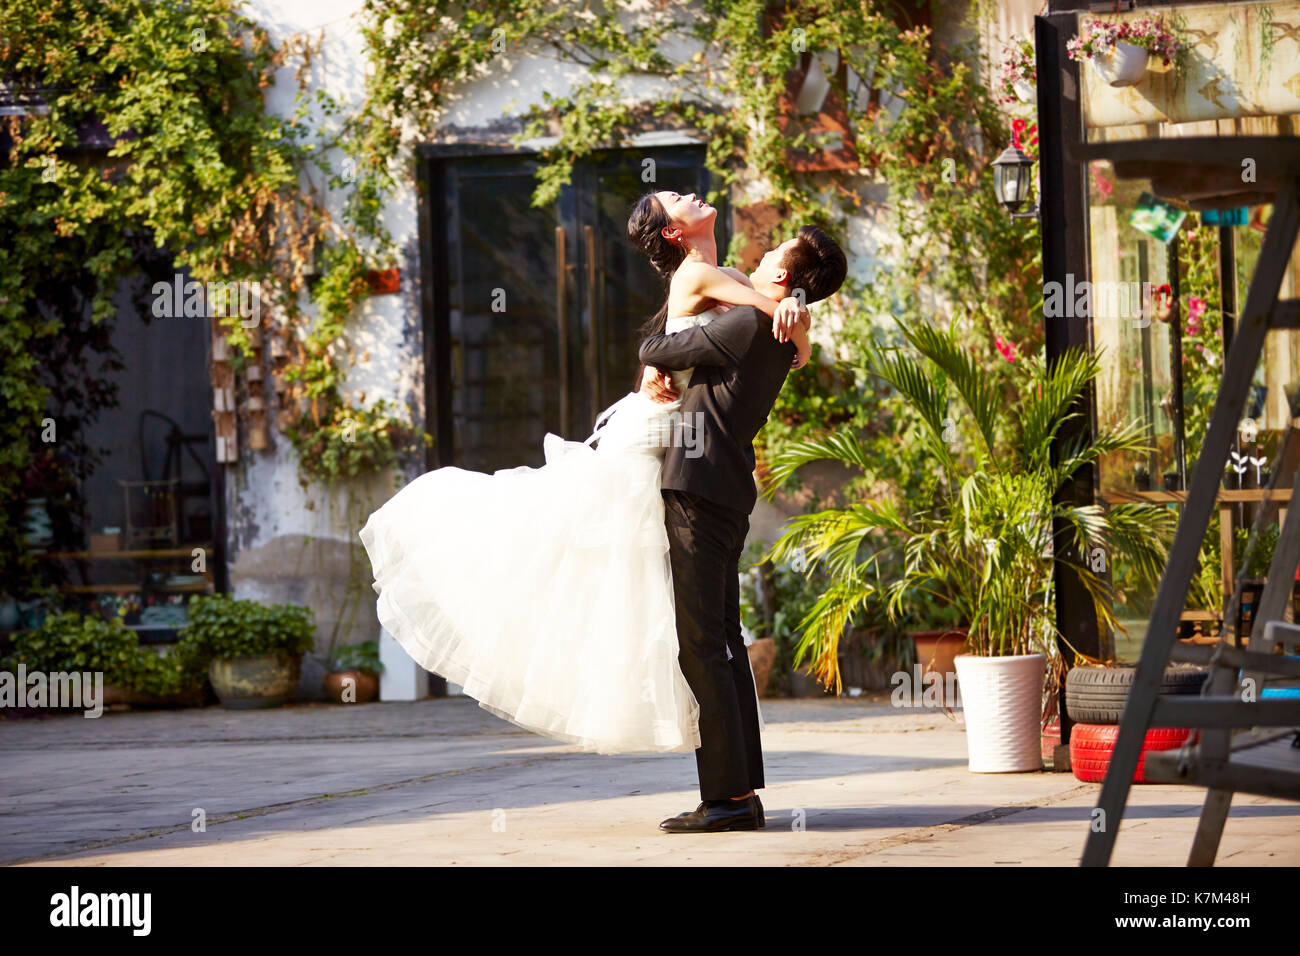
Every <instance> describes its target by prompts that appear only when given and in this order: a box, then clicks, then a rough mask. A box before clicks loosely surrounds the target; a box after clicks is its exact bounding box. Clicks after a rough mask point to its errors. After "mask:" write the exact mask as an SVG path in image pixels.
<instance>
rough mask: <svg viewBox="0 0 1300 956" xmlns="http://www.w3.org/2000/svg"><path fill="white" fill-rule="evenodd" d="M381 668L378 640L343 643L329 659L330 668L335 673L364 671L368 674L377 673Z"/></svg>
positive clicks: (382, 666)
mask: <svg viewBox="0 0 1300 956" xmlns="http://www.w3.org/2000/svg"><path fill="white" fill-rule="evenodd" d="M383 669H384V665H383V664H382V663H381V662H380V660H379V642H378V641H362V642H361V643H360V644H345V645H343V646H342V647H340V648H339V649H338V650H337V651H335V652H334V657H333V658H332V659H331V661H330V670H331V671H333V672H335V673H338V672H339V671H365V672H366V673H368V674H378V673H380V672H381V671H383Z"/></svg>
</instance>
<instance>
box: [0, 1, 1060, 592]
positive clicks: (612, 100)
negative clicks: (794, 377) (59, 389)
mask: <svg viewBox="0 0 1300 956" xmlns="http://www.w3.org/2000/svg"><path fill="white" fill-rule="evenodd" d="M358 27H359V29H360V31H361V33H362V35H363V38H364V40H365V43H366V47H367V54H368V57H369V60H370V67H371V69H370V70H369V72H368V76H367V80H366V93H365V99H364V102H363V103H362V104H360V106H359V107H358V108H357V109H355V110H351V109H348V108H345V106H344V104H342V103H341V102H340V101H339V100H337V99H336V98H334V97H333V96H331V95H330V94H328V93H327V92H325V91H324V90H323V89H322V87H321V84H318V83H315V82H314V74H313V70H314V69H316V65H317V64H316V57H317V55H318V53H319V47H318V46H314V45H313V42H312V40H311V38H307V37H295V38H291V39H290V40H288V41H286V42H284V43H282V44H281V45H280V46H279V47H277V46H276V45H275V44H273V43H272V41H271V40H270V38H269V37H268V35H267V33H266V31H265V30H264V29H263V28H262V27H261V26H259V25H258V24H257V23H256V22H255V21H254V20H253V19H251V18H250V17H249V16H247V15H246V14H245V13H243V12H241V5H240V4H239V3H238V2H236V0H11V2H9V3H6V4H5V5H4V7H3V9H2V10H0V74H3V75H4V76H5V77H6V85H7V86H8V87H9V88H10V91H11V92H12V93H13V94H14V95H15V96H16V97H17V98H18V99H19V100H20V101H23V102H28V103H31V104H33V108H32V109H31V110H29V111H28V112H26V113H25V114H24V115H21V116H11V117H8V118H7V124H6V130H7V138H6V145H7V155H6V156H4V157H3V165H2V166H0V228H3V229H4V230H5V232H6V234H7V235H9V236H11V237H12V238H11V241H9V242H7V243H5V244H4V246H3V247H0V316H2V317H3V319H4V328H3V330H2V331H0V375H3V379H4V382H5V386H4V392H3V401H4V403H5V406H6V407H5V412H6V414H5V415H4V416H3V424H2V425H0V428H3V429H4V432H3V434H2V435H0V474H2V477H0V482H2V483H3V488H0V491H2V492H3V493H4V494H3V497H4V500H5V501H6V502H7V505H6V508H5V513H4V515H3V516H0V537H4V538H8V539H12V538H14V537H16V536H17V530H18V528H19V525H20V523H21V499H22V495H21V494H18V493H17V492H18V489H19V488H20V486H21V483H22V481H23V478H24V475H25V474H26V472H27V470H28V467H29V465H30V463H31V462H32V460H33V454H34V452H35V451H39V450H40V449H39V447H38V443H39V437H38V429H37V423H39V422H40V421H41V419H42V417H43V416H44V414H45V408H46V402H47V396H48V393H47V390H46V389H44V388H43V387H42V386H41V385H40V383H39V380H38V376H37V374H36V361H37V360H36V358H35V357H34V356H35V355H38V354H40V350H41V347H42V343H43V342H48V341H49V340H50V339H51V338H52V337H54V336H57V335H58V334H59V332H60V329H61V328H62V327H63V322H62V320H61V319H60V317H59V315H57V314H55V312H54V311H53V310H51V309H50V308H48V306H47V305H44V304H43V303H42V302H41V297H40V296H39V295H38V290H37V289H36V287H35V284H34V283H32V282H31V281H29V279H30V277H32V276H36V275H40V276H44V277H46V278H49V279H52V280H55V281H57V279H58V277H59V276H60V275H62V274H71V273H73V272H74V271H77V270H83V271H85V272H87V273H88V274H89V275H90V277H91V279H92V280H93V281H92V285H93V289H92V294H91V297H90V298H91V301H90V302H88V303H87V306H86V308H87V309H88V311H89V312H90V313H92V314H93V316H94V318H95V319H96V320H98V321H102V320H104V319H107V318H109V317H111V316H112V315H113V312H114V307H113V304H112V296H113V295H114V293H115V291H116V290H117V288H118V287H119V285H120V283H121V282H122V281H123V280H124V279H125V278H127V277H129V276H131V275H133V274H136V273H138V272H139V264H138V261H137V260H138V253H139V247H141V246H144V247H147V248H150V249H161V250H164V251H165V252H166V253H167V254H168V255H170V256H171V257H173V259H174V261H175V263H176V265H177V267H178V268H183V269H185V270H186V271H188V273H189V274H190V276H191V277H193V278H195V279H198V280H199V281H207V280H220V281H249V282H253V281H256V282H259V283H260V284H261V287H262V290H263V292H262V297H263V300H264V303H265V307H264V311H269V312H270V314H271V315H270V319H269V320H267V326H266V327H267V329H268V330H270V331H272V332H274V333H276V334H281V335H283V337H284V345H285V349H286V351H287V355H286V356H284V357H283V359H282V361H283V363H284V365H283V368H282V369H277V374H282V375H283V379H284V381H285V383H286V384H287V385H288V389H287V391H286V392H285V402H286V407H285V408H284V409H282V411H283V412H284V414H283V415H282V418H281V420H280V428H281V431H282V432H283V433H284V434H285V436H286V437H287V438H288V439H289V440H290V441H291V442H292V444H293V445H294V447H295V448H296V449H297V450H298V453H299V461H300V467H301V469H302V470H303V472H304V473H305V474H308V475H312V476H315V477H321V478H327V479H328V478H334V477H349V476H354V475H359V474H363V473H365V472H366V471H368V470H371V469H373V468H375V467H382V466H383V465H385V464H388V463H390V462H392V461H393V459H394V457H395V456H396V454H397V453H398V452H399V451H400V450H401V449H402V448H410V447H413V446H414V445H415V443H416V437H417V436H415V435H414V433H413V432H412V430H411V428H410V426H409V425H408V424H406V423H405V421H404V420H403V419H402V418H400V417H399V416H398V415H397V414H396V411H397V410H396V409H393V408H391V407H389V406H386V405H384V404H383V403H378V404H371V405H370V406H369V407H367V408H356V407H353V406H352V405H351V404H350V403H349V402H348V401H347V400H346V399H345V398H344V396H343V394H342V390H341V383H342V381H343V379H344V376H345V364H344V363H347V362H349V361H351V360H352V355H351V350H350V346H349V344H348V336H347V334H346V333H347V323H348V321H349V320H350V319H351V318H352V316H353V315H354V314H355V313H356V311H357V306H358V303H359V302H360V300H361V299H362V298H363V297H364V296H365V295H367V294H368V293H367V288H366V282H365V275H366V273H367V272H368V271H369V270H372V269H375V268H380V267H387V266H388V265H390V264H391V263H392V261H393V259H394V255H395V245H394V243H393V240H392V238H391V236H389V235H388V233H387V231H386V230H385V228H384V226H383V224H382V214H383V211H384V209H385V208H386V206H387V204H388V203H389V202H390V200H391V198H392V196H393V195H394V194H395V192H396V191H397V190H398V189H399V188H400V187H402V186H404V185H409V184H410V183H411V182H413V158H412V151H411V149H410V147H411V146H412V145H413V144H414V143H415V142H418V141H423V140H427V139H429V138H431V137H433V136H434V135H435V131H436V130H437V129H438V128H439V127H440V126H441V125H442V124H443V123H444V122H445V119H446V110H447V109H448V107H449V105H450V104H451V103H452V102H453V100H454V97H456V96H458V95H460V94H461V93H463V91H464V90H465V88H466V86H467V84H469V83H471V82H473V81H475V80H479V79H483V78H487V77H492V76H499V75H500V74H501V72H502V71H503V70H505V69H507V68H509V67H510V66H511V65H512V64H513V63H514V62H517V60H518V58H520V57H522V56H528V55H539V56H542V57H549V58H552V59H555V60H556V61H558V62H559V63H560V64H561V66H562V67H577V68H580V69H579V71H578V72H577V73H576V74H574V75H575V77H576V78H575V80H574V82H573V84H572V85H571V86H569V87H568V89H567V90H565V91H564V92H563V93H554V94H548V95H547V96H545V97H543V99H542V101H541V102H540V103H536V104H534V105H531V106H528V107H526V108H522V109H518V110H516V109H515V108H514V107H509V108H508V109H507V110H506V112H507V114H509V115H507V116H506V117H503V119H504V120H505V127H504V128H506V129H508V131H509V135H510V137H511V138H512V139H513V141H514V142H515V143H517V144H520V143H523V142H524V141H525V140H529V139H532V138H535V137H551V139H550V140H547V141H545V142H546V145H544V146H543V147H542V149H541V153H540V158H541V160H542V165H541V172H540V173H539V176H538V181H537V189H536V192H535V194H534V197H533V198H534V202H535V204H538V205H544V204H547V203H550V202H553V201H554V200H555V198H556V196H557V195H558V193H559V190H560V189H561V188H562V187H563V185H564V183H566V182H567V181H568V179H569V177H570V176H571V174H572V170H573V168H574V165H575V163H577V162H578V161H579V160H580V159H581V158H582V157H584V156H586V155H588V154H590V153H591V152H593V151H595V150H597V149H601V148H606V147H611V146H628V145H630V144H631V143H632V142H633V138H634V137H635V136H636V135H637V134H638V133H643V132H648V131H662V130H665V129H670V130H678V131H681V132H686V133H689V134H691V135H692V136H693V137H695V138H697V139H698V140H700V141H701V142H704V143H705V144H707V155H706V165H707V166H708V168H709V170H710V171H711V172H712V173H713V174H714V177H715V182H716V184H717V185H716V191H717V193H720V192H722V191H724V190H731V189H732V187H741V188H742V189H743V190H744V191H745V193H746V194H748V195H757V196H760V197H761V199H762V201H763V202H765V203H767V204H769V205H770V206H772V207H774V209H775V210H776V211H777V213H778V215H777V216H776V217H775V218H774V222H775V223H776V224H775V225H774V226H772V227H766V228H768V229H769V231H768V232H767V233H762V234H760V233H761V230H762V228H765V227H757V226H754V227H751V229H752V230H757V232H753V233H751V234H748V235H745V234H741V235H737V236H736V238H735V240H734V241H733V244H732V248H731V250H730V255H731V257H732V259H733V261H734V259H735V256H736V255H737V254H738V252H739V250H740V249H741V247H742V246H743V244H744V243H746V242H756V243H760V244H767V243H771V242H772V241H773V240H774V239H775V238H777V236H776V235H775V233H777V232H785V231H787V230H788V227H789V224H794V223H804V222H815V223H819V224H822V225H823V226H826V227H828V228H830V229H832V230H834V231H835V232H836V233H837V234H838V235H840V236H841V237H842V238H844V239H846V240H847V239H848V238H849V237H850V236H851V235H852V234H853V229H852V228H851V224H853V223H862V222H864V221H865V222H869V223H873V224H874V226H875V233H876V236H875V237H869V238H867V239H866V240H858V241H859V242H862V241H865V242H866V243H867V248H864V249H859V250H858V252H859V253H860V254H861V255H864V256H865V258H866V260H867V261H873V260H874V262H875V263H876V265H875V266H874V267H872V268H868V270H867V271H866V273H865V274H858V275H855V276H853V277H852V278H851V280H850V282H849V283H848V284H847V285H846V288H845V290H844V292H843V293H842V294H841V296H840V297H839V308H840V311H841V313H842V314H843V316H844V328H843V330H842V332H841V334H840V337H839V344H840V347H841V348H843V349H848V350H850V351H853V350H856V347H857V346H859V345H861V344H862V343H863V342H865V341H866V340H867V339H874V338H876V337H878V336H879V335H880V334H881V333H880V332H879V331H878V329H879V320H880V318H881V317H882V316H884V315H886V314H891V313H892V314H899V315H902V316H904V317H908V316H912V317H916V316H921V315H924V316H925V317H927V318H946V319H948V320H950V321H952V322H955V323H958V324H959V325H960V326H961V327H962V329H963V332H964V335H965V339H966V341H968V342H969V343H970V347H971V348H972V349H973V350H974V351H976V352H977V353H979V354H980V355H981V357H982V358H983V359H985V360H987V361H989V362H997V361H1001V359H1000V358H998V357H997V355H996V352H995V350H994V349H993V347H992V342H993V339H994V337H995V336H996V335H1001V336H1003V337H1004V338H1006V339H1008V340H1012V341H1015V342H1017V343H1018V344H1019V345H1020V346H1021V347H1022V350H1024V351H1026V352H1030V351H1033V350H1034V349H1035V348H1036V347H1037V344H1038V341H1039V340H1040V337H1041V331H1040V330H1039V328H1038V324H1037V322H1036V321H1035V315H1034V312H1033V306H1034V303H1035V302H1036V301H1037V299H1038V293H1037V289H1036V288H1035V286H1036V283H1035V282H1034V281H1033V280H1032V278H1031V275H1032V273H1031V270H1032V268H1033V265H1034V261H1035V252H1034V250H1035V249H1036V246H1037V243H1036V239H1035V236H1034V234H1033V231H1032V228H1031V227H1029V226H1026V225H1025V224H1024V223H1023V222H1016V223H1013V222H1012V221H1011V220H1010V219H1009V218H1008V217H1006V216H1005V214H1004V213H1003V212H1002V210H1001V209H1000V208H999V207H998V206H997V203H996V201H995V200H994V198H993V193H992V189H991V173H990V171H989V167H988V162H989V160H991V159H992V158H993V156H994V155H996V153H997V152H999V151H1000V149H1001V147H1002V146H1003V145H1005V141H1006V139H1007V138H1008V137H1007V133H1006V129H1005V118H1004V117H1003V116H1002V115H1001V114H1000V113H999V112H998V110H997V107H996V104H995V102H994V99H993V97H992V95H991V94H990V92H989V90H988V89H986V87H985V85H984V81H983V79H982V77H983V75H984V72H983V71H982V70H981V69H980V68H979V64H978V58H977V55H976V53H975V51H974V49H973V48H969V47H954V48H945V47H943V46H942V45H940V44H939V43H937V42H936V40H935V38H934V36H933V34H932V33H931V32H930V31H929V30H928V29H925V28H920V27H914V26H912V25H911V23H909V22H907V21H906V20H905V19H902V15H901V14H897V13H896V12H895V6H894V5H893V4H889V3H884V2H869V0H857V2H847V3H846V2H839V0H808V2H803V3H800V4H798V5H796V6H793V7H792V8H790V9H785V8H780V7H777V6H773V5H771V4H769V3H767V2H764V0H698V2H695V3H690V4H650V5H646V4H642V3H639V2H637V3H634V2H631V0H609V2H605V3H589V2H581V3H576V4H537V3H535V2H533V0H483V2H479V3H475V4H472V5H466V4H460V3H452V2H448V0H365V2H364V4H363V6H362V9H361V11H360V14H359V16H358ZM805 53H810V54H815V55H817V56H819V57H822V58H823V62H824V63H825V64H826V65H827V66H828V68H829V69H830V71H831V72H830V75H829V80H830V84H831V88H832V96H833V97H835V98H836V100H837V102H839V103H840V105H841V106H842V108H843V111H844V115H845V116H846V117H847V119H848V126H849V141H848V142H846V144H845V145H846V147H847V148H849V149H850V151H851V154H852V155H853V156H854V157H855V158H856V162H857V168H854V169H833V170H820V171H806V170H805V169H804V168H803V166H802V164H801V163H800V161H799V158H800V157H801V156H803V157H804V158H807V153H808V152H809V151H810V150H811V149H812V148H813V146H814V133H813V129H812V117H806V116H799V115H793V113H792V111H791V110H790V109H789V101H788V99H787V96H788V93H787V88H788V82H787V77H788V74H789V73H790V71H791V70H793V69H795V68H797V67H799V66H800V65H801V64H803V63H804V62H805V56H804V54H805ZM837 62H838V63H842V64H843V65H844V66H845V67H846V68H847V69H845V70H837V69H835V65H836V63H837ZM288 65H292V66H295V67H296V82H297V83H298V86H299V95H298V100H297V104H296V107H295V109H294V111H293V113H292V114H291V115H289V116H286V117H282V116H278V115H275V114H273V113H271V112H269V111H268V109H267V107H266V101H265V91H266V89H267V88H268V87H269V86H270V85H271V84H272V83H273V81H274V76H275V73H276V71H277V70H279V69H280V68H281V67H284V66H288ZM849 71H851V74H852V75H853V76H855V77H859V78H862V80H861V81H860V82H857V83H852V82H851V81H850V79H849ZM631 78H636V79H638V80H642V81H643V80H652V81H654V82H653V85H652V86H651V87H645V86H644V84H643V85H642V87H640V88H642V89H650V90H652V92H649V93H645V94H642V95H638V96H634V97H630V96H628V95H627V93H626V89H627V87H626V85H625V82H626V81H627V80H629V79H631ZM37 107H39V108H37ZM46 109H48V111H44V110H46ZM335 120H337V122H334V121H335ZM95 124H102V127H103V128H104V129H105V130H106V131H107V133H108V134H109V135H110V136H111V137H113V138H114V139H113V145H112V147H111V148H110V149H109V150H108V151H107V153H106V154H98V155H96V154H92V153H87V152H86V151H85V150H84V149H79V140H78V136H79V130H84V129H85V128H86V127H87V126H93V125H95ZM335 130H337V132H335ZM340 151H341V152H340ZM340 157H341V159H342V162H341V163H340V162H339V159H340ZM317 173H323V178H322V177H320V176H318V175H316V174H317ZM316 182H321V183H323V184H324V185H326V186H328V188H329V189H331V190H339V191H341V195H342V196H343V200H344V201H343V204H342V207H341V208H342V213H341V215H339V216H337V217H331V216H330V214H329V213H328V212H327V211H326V208H325V203H324V197H323V196H321V195H319V194H318V192H317V190H318V188H319V187H318V186H317V185H313V183H316ZM713 198H717V195H716V194H715V196H714V197H713ZM881 237H885V238H887V239H888V243H887V245H885V244H884V238H881ZM877 243H881V248H879V249H874V248H872V247H873V246H874V245H876V244H877ZM308 302H310V303H312V307H311V308H308V307H307V306H308ZM228 333H229V339H230V342H231V344H232V345H233V346H234V347H235V349H236V352H237V358H238V361H239V362H241V363H242V362H243V361H245V360H246V357H247V356H248V355H249V354H250V352H251V349H252V348H253V342H252V338H251V336H250V335H249V334H248V333H247V332H246V331H245V330H244V329H242V328H241V327H239V325H238V322H236V321H232V322H230V323H228ZM875 401H876V399H874V398H873V399H870V402H875ZM808 427H821V426H819V425H817V424H816V423H814V422H812V421H811V420H809V424H808ZM424 438H425V440H426V441H427V439H428V436H424ZM19 550H21V549H19ZM9 560H10V559H8V558H6V561H9ZM13 560H14V561H17V562H19V563H21V560H22V559H20V558H15V559H13ZM4 570H5V571H6V573H7V574H8V573H17V574H19V575H21V574H23V573H26V572H29V571H30V567H29V566H24V567H23V568H19V567H18V566H17V565H13V566H6V567H5V569H4Z"/></svg>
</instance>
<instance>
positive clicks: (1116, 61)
mask: <svg viewBox="0 0 1300 956" xmlns="http://www.w3.org/2000/svg"><path fill="white" fill-rule="evenodd" d="M1149 59H1151V54H1150V53H1148V52H1147V51H1146V50H1144V49H1143V48H1142V47H1140V46H1134V45H1133V44H1132V43H1125V42H1124V41H1123V40H1121V41H1120V42H1119V43H1116V44H1115V48H1114V49H1113V50H1111V51H1110V52H1109V53H1107V54H1106V55H1105V56H1095V57H1093V58H1092V65H1093V66H1094V67H1096V69H1097V72H1098V73H1100V74H1101V78H1102V79H1103V80H1105V81H1106V82H1107V83H1109V84H1110V85H1111V86H1133V85H1134V84H1135V83H1137V82H1138V81H1139V80H1141V79H1142V76H1143V74H1145V73H1146V71H1147V61H1148V60H1149Z"/></svg>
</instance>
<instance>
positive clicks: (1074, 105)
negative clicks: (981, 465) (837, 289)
mask: <svg viewBox="0 0 1300 956" xmlns="http://www.w3.org/2000/svg"><path fill="white" fill-rule="evenodd" d="M1065 6H1067V5H1065V4H1051V5H1049V9H1050V10H1052V11H1055V10H1056V8H1057V7H1065ZM1069 6H1070V7H1074V6H1077V5H1069ZM1076 19H1077V18H1076V15H1075V14H1074V13H1072V12H1061V13H1057V12H1049V14H1048V15H1047V16H1039V17H1035V18H1034V47H1035V50H1036V59H1037V62H1036V68H1037V72H1038V117H1039V121H1038V122H1039V127H1038V146H1039V176H1040V182H1041V187H1042V190H1041V191H1042V195H1041V197H1040V205H1039V224H1040V230H1041V235H1042V244H1043V283H1044V286H1046V284H1047V283H1049V282H1059V283H1061V284H1062V286H1064V285H1065V283H1066V275H1067V273H1072V274H1073V275H1074V276H1076V277H1079V278H1082V277H1085V276H1087V275H1088V274H1089V273H1088V219H1087V196H1088V192H1087V177H1086V166H1085V165H1084V164H1082V163H1074V162H1070V161H1069V159H1068V158H1067V157H1066V154H1065V144H1066V142H1067V141H1068V140H1070V139H1073V140H1076V141H1077V140H1079V139H1081V138H1082V131H1083V112H1082V106H1081V104H1080V101H1079V69H1078V65H1077V64H1076V63H1075V62H1074V61H1073V60H1070V59H1069V58H1068V57H1067V56H1066V46H1065V45H1066V43H1067V42H1068V41H1069V40H1070V39H1071V38H1072V37H1073V36H1074V35H1075V32H1076V28H1077V23H1076ZM1043 331H1044V338H1045V344H1046V353H1047V362H1048V365H1049V366H1051V365H1052V364H1053V363H1055V362H1057V361H1059V360H1060V358H1061V356H1062V355H1064V354H1065V352H1066V351H1067V350H1068V349H1070V348H1072V347H1081V348H1084V349H1087V350H1088V351H1089V352H1091V351H1092V328H1091V323H1089V322H1088V321H1087V320H1086V319H1085V320H1079V319H1071V318H1069V317H1065V316H1062V317H1058V318H1047V316H1046V315H1044V317H1043ZM1081 405H1082V408H1081V409H1080V410H1081V411H1082V412H1083V414H1082V416H1080V417H1079V418H1076V419H1074V420H1073V421H1072V422H1069V423H1067V425H1066V426H1065V427H1063V428H1062V429H1061V430H1060V432H1059V433H1058V434H1057V436H1056V438H1055V439H1054V440H1053V442H1052V461H1053V463H1056V462H1058V461H1060V458H1061V455H1062V452H1063V450H1064V448H1065V446H1066V445H1067V443H1069V442H1070V441H1071V439H1072V438H1073V436H1075V435H1077V434H1079V433H1080V432H1082V431H1083V430H1084V429H1090V430H1092V431H1093V432H1095V431H1096V411H1095V404H1094V398H1093V392H1092V389H1091V388H1090V389H1089V391H1088V392H1087V394H1086V395H1085V396H1084V397H1083V398H1082V400H1081ZM1095 495H1096V477H1095V471H1094V469H1092V468H1089V469H1087V470H1086V471H1082V470H1081V471H1080V472H1078V473H1076V474H1075V476H1074V480H1073V481H1072V482H1070V483H1069V484H1067V485H1064V486H1062V487H1061V488H1058V489H1057V490H1056V492H1055V493H1054V495H1053V498H1052V500H1053V504H1062V503H1065V504H1077V505H1091V504H1093V503H1094V501H1095ZM1053 524H1054V527H1053V529H1052V532H1053V535H1054V537H1055V540H1057V541H1060V540H1063V539H1064V536H1065V535H1066V534H1067V533H1068V531H1069V528H1068V525H1067V524H1066V523H1065V522H1064V521H1062V520H1058V521H1055V522H1054V523H1053ZM1109 569H1110V563H1109V562H1107V572H1106V573H1107V574H1109V573H1110V570H1109ZM1053 584H1054V590H1055V593H1056V627H1057V630H1058V631H1059V632H1060V634H1061V637H1060V638H1058V642H1057V646H1058V648H1059V650H1060V652H1061V655H1062V656H1063V657H1064V658H1065V659H1066V660H1067V661H1072V660H1073V656H1074V655H1073V651H1072V650H1071V648H1074V649H1075V650H1078V651H1080V652H1082V653H1084V654H1088V655H1090V656H1093V657H1099V656H1101V630H1100V626H1099V623H1098V621H1097V614H1096V609H1095V608H1094V607H1093V602H1092V597H1091V596H1090V595H1089V594H1088V591H1087V588H1085V587H1084V585H1083V582H1082V581H1081V580H1080V579H1079V576H1078V574H1077V573H1076V572H1075V571H1074V570H1073V569H1071V568H1070V567H1069V566H1068V565H1066V564H1063V563H1060V562H1057V564H1056V567H1055V570H1054V571H1053ZM1057 700H1058V713H1059V714H1060V724H1061V744H1062V745H1066V744H1068V743H1069V742H1070V729H1071V727H1072V726H1073V721H1071V720H1070V719H1069V715H1068V714H1067V713H1066V709H1065V682H1064V681H1061V685H1060V687H1059V688H1058V691H1057Z"/></svg>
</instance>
